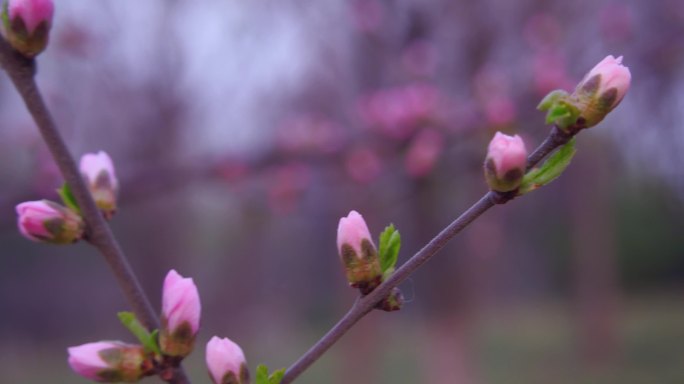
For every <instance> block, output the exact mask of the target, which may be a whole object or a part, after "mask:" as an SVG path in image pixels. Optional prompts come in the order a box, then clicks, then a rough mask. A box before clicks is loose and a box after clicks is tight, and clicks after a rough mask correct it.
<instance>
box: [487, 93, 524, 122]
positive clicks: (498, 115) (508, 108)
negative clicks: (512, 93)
mask: <svg viewBox="0 0 684 384" xmlns="http://www.w3.org/2000/svg"><path fill="white" fill-rule="evenodd" d="M483 107H484V115H485V121H486V122H487V124H489V125H490V126H493V127H505V126H507V125H510V124H512V123H513V122H514V121H515V119H516V117H517V110H516V107H515V104H514V103H513V99H512V98H510V97H506V96H494V97H492V98H490V99H488V100H486V101H485V104H484V106H483Z"/></svg>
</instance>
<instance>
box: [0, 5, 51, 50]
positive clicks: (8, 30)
mask: <svg viewBox="0 0 684 384" xmlns="http://www.w3.org/2000/svg"><path fill="white" fill-rule="evenodd" d="M53 14H54V4H53V2H52V0H5V1H4V3H3V9H2V35H3V37H4V38H5V39H6V40H7V41H8V42H9V43H10V45H11V46H12V47H13V48H14V49H16V50H17V51H19V52H20V53H21V54H23V55H24V56H26V57H29V58H31V57H34V56H36V55H37V54H39V53H40V52H42V51H43V50H44V49H45V47H46V46H47V43H48V37H49V34H50V27H51V26H52V16H53Z"/></svg>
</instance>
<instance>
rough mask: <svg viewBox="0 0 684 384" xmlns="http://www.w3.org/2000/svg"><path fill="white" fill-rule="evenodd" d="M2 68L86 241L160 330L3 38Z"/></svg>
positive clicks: (29, 67)
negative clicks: (65, 189) (69, 197)
mask: <svg viewBox="0 0 684 384" xmlns="http://www.w3.org/2000/svg"><path fill="white" fill-rule="evenodd" d="M0 66H2V68H3V69H4V70H5V72H7V74H8V75H9V77H10V79H11V80H12V83H13V84H14V87H15V88H16V89H17V91H18V92H19V94H20V95H21V97H22V99H23V100H24V103H25V104H26V107H27V109H28V111H29V113H30V114H31V116H32V117H33V119H34V121H35V122H36V125H38V129H39V130H40V133H41V135H42V137H43V140H44V141H45V143H46V144H47V146H48V148H49V149H50V153H52V157H53V158H54V160H55V162H56V163H57V166H58V167H59V170H60V172H61V173H62V176H63V177H64V179H65V180H66V182H67V183H68V184H69V186H70V187H71V189H72V191H73V193H74V197H75V198H76V201H77V202H78V205H79V207H80V208H81V213H82V215H83V219H84V220H85V222H86V239H87V240H88V241H89V242H90V243H91V244H92V245H93V246H94V247H95V248H97V249H98V250H99V251H100V253H101V254H102V255H103V256H104V258H105V260H106V261H107V264H108V265H109V267H110V269H111V270H112V273H113V274H114V276H115V277H116V279H117V282H118V283H119V286H120V288H121V289H122V291H123V293H124V295H125V296H126V298H127V299H128V302H129V304H130V305H131V307H132V309H133V312H135V314H136V315H137V316H138V318H139V319H140V321H141V322H142V323H143V324H144V325H145V326H146V327H147V328H148V329H149V330H152V329H155V328H159V319H158V318H157V315H156V313H155V311H154V309H153V308H152V306H151V305H150V302H149V299H148V298H147V296H146V295H145V292H144V291H143V290H142V287H141V285H140V282H139V281H138V279H137V278H136V276H135V274H134V273H133V270H132V269H131V266H130V264H129V263H128V259H127V258H126V256H125V255H124V253H123V251H122V250H121V247H120V246H119V243H118V242H117V240H116V239H115V238H114V235H113V234H112V232H111V230H110V228H109V226H108V225H107V223H106V222H105V220H104V218H103V217H102V214H101V213H100V210H99V209H98V208H97V206H96V205H95V201H93V199H92V197H91V195H90V192H89V190H88V188H87V186H86V185H85V183H84V181H83V178H82V177H81V173H80V171H79V170H78V167H77V166H76V161H75V160H74V158H73V157H72V156H71V153H69V149H68V148H67V146H66V144H65V143H64V140H63V139H62V136H61V134H60V132H59V130H58V129H57V126H56V125H55V122H54V120H53V119H52V115H51V113H50V111H49V109H48V108H47V106H46V105H45V101H44V100H43V97H42V95H41V93H40V90H39V89H38V86H37V85H36V82H35V79H34V75H35V72H36V71H35V61H34V60H33V59H27V58H25V57H22V56H20V55H18V54H17V53H16V52H15V51H14V49H12V48H11V47H10V46H9V44H8V43H7V42H6V41H5V40H4V39H3V38H1V37H0ZM166 381H167V382H169V383H174V384H186V383H190V381H189V380H188V379H187V377H186V375H185V373H184V372H183V371H182V369H179V370H177V372H176V373H175V375H173V377H171V378H170V379H168V380H166Z"/></svg>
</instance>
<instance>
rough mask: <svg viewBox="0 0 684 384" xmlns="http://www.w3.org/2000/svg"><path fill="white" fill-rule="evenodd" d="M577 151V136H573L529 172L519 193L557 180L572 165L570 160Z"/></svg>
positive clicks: (521, 193)
mask: <svg viewBox="0 0 684 384" xmlns="http://www.w3.org/2000/svg"><path fill="white" fill-rule="evenodd" d="M576 152H577V150H576V149H575V138H573V139H572V140H570V141H569V142H568V143H567V144H565V145H564V146H562V147H561V148H560V149H559V150H558V151H556V153H554V154H553V155H551V157H549V158H548V159H547V160H546V161H545V162H544V164H542V166H541V167H539V168H534V169H532V170H530V171H529V172H527V174H526V175H525V177H524V178H523V181H522V183H521V185H520V188H519V190H518V195H524V194H526V193H528V192H531V191H534V190H535V189H537V188H539V187H543V186H544V185H546V184H548V183H550V182H552V181H553V180H555V179H556V178H557V177H558V176H560V175H561V174H562V173H563V171H565V169H566V168H567V167H568V165H570V161H571V160H572V158H573V156H575V153H576Z"/></svg>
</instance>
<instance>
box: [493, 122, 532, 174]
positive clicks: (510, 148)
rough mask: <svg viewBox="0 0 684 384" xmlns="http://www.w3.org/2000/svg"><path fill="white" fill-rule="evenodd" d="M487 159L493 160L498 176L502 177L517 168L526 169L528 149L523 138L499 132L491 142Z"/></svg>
mask: <svg viewBox="0 0 684 384" xmlns="http://www.w3.org/2000/svg"><path fill="white" fill-rule="evenodd" d="M487 159H488V160H491V161H493V163H494V170H495V172H496V176H497V177H498V178H500V179H502V178H504V176H505V175H506V174H507V173H508V172H510V171H512V170H515V169H522V170H524V169H525V166H526V164H527V149H526V148H525V143H524V142H523V139H522V138H521V137H520V136H518V135H515V136H508V135H505V134H503V133H501V132H497V133H496V134H495V135H494V138H493V139H492V141H491V142H490V143H489V148H488V150H487Z"/></svg>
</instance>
